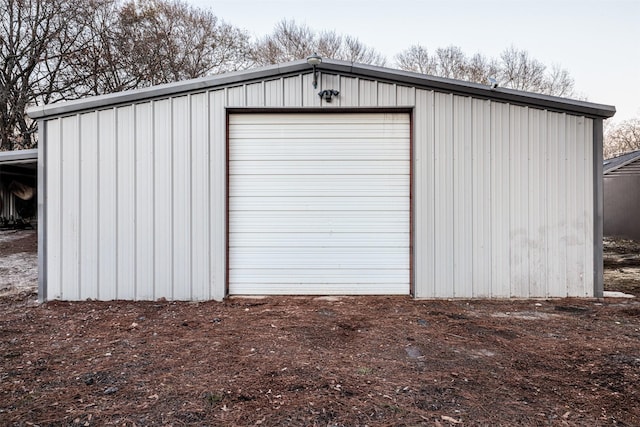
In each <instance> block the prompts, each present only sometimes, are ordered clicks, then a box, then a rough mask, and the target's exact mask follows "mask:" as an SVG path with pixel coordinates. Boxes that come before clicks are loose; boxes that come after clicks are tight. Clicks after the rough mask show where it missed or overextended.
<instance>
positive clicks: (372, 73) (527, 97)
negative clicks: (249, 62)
mask: <svg viewBox="0 0 640 427" xmlns="http://www.w3.org/2000/svg"><path fill="white" fill-rule="evenodd" d="M317 69H318V71H320V72H327V73H342V74H344V75H351V76H354V77H362V78H368V79H377V80H382V81H389V82H393V83H398V84H404V85H407V86H415V87H418V88H423V89H429V90H436V91H440V92H450V93H456V94H460V95H467V96H474V97H480V98H486V99H493V100H496V101H502V102H508V103H514V104H520V105H529V106H533V107H538V108H543V109H549V110H554V111H561V112H567V113H573V114H579V115H585V116H590V117H598V118H608V117H612V116H613V115H614V114H615V112H616V109H615V107H613V106H611V105H604V104H595V103H592V102H586V101H579V100H574V99H568V98H560V97H556V96H549V95H541V94H537V93H531V92H523V91H519V90H513V89H506V88H500V87H498V88H491V87H490V86H489V85H483V84H478V83H470V82H465V81H461V80H454V79H446V78H441V77H434V76H428V75H425V74H419V73H412V72H408V71H402V70H396V69H392V68H385V67H378V66H373V65H365V64H358V63H353V62H346V61H337V60H333V59H323V61H322V63H321V64H320V65H318V66H317ZM310 71H311V66H310V65H309V64H307V62H306V60H299V61H293V62H288V63H284V64H277V65H271V66H267V67H263V68H256V69H251V70H245V71H237V72H232V73H226V74H220V75H215V76H207V77H202V78H199V79H193V80H185V81H181V82H176V83H169V84H163V85H158V86H151V87H148V88H144V89H137V90H131V91H125V92H118V93H112V94H108V95H100V96H93V97H89V98H85V99H80V100H76V101H68V102H64V103H58V104H49V105H43V106H37V107H32V108H30V109H29V110H28V111H27V113H28V114H29V116H30V117H32V118H43V117H49V116H57V115H64V114H68V113H72V112H77V111H82V110H91V109H98V108H105V107H107V106H110V105H116V104H124V103H131V102H136V101H141V100H146V99H153V98H158V97H163V96H170V95H176V94H180V93H185V92H194V91H199V90H207V89H213V88H217V87H224V86H232V85H234V84H242V83H246V82H250V81H257V80H265V79H269V78H278V77H282V76H286V75H294V74H299V73H301V72H310Z"/></svg>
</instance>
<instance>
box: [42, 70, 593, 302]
mask: <svg viewBox="0 0 640 427" xmlns="http://www.w3.org/2000/svg"><path fill="white" fill-rule="evenodd" d="M311 79H312V75H311V73H310V72H308V73H306V72H305V73H304V74H300V75H292V76H289V77H285V78H283V79H275V80H269V81H266V82H255V83H251V84H246V85H244V84H243V85H238V84H237V83H236V85H235V86H233V87H230V88H226V89H224V88H223V89H220V90H216V91H208V92H202V91H201V89H198V90H200V92H194V93H193V94H191V95H187V96H180V97H178V98H167V99H158V100H155V101H148V102H142V103H138V104H135V105H128V106H127V105H125V106H121V107H117V108H108V109H102V110H100V111H96V112H90V113H86V114H82V115H80V116H69V117H65V118H60V119H49V120H48V121H47V126H46V127H45V129H46V131H45V132H46V134H45V135H44V138H45V139H46V144H47V153H46V156H47V159H46V161H47V165H46V182H47V194H46V198H47V217H46V218H47V219H46V248H47V251H46V253H47V259H46V263H47V272H46V280H47V295H46V298H47V299H54V298H65V299H83V298H99V299H112V298H136V299H154V298H159V297H163V296H164V297H167V298H183V299H209V298H215V299H221V298H223V297H224V295H225V283H226V265H225V254H226V241H225V239H226V230H225V227H226V219H225V203H226V196H225V192H226V186H225V183H226V169H225V168H226V154H227V153H226V146H225V138H226V135H225V129H226V116H225V114H226V113H225V107H231V106H236V107H238V106H245V105H246V106H277V107H281V106H300V105H302V106H314V107H319V106H326V107H329V108H338V107H352V106H361V107H375V106H378V105H385V106H393V105H402V106H406V105H414V106H415V109H414V113H413V114H414V116H413V117H414V132H413V135H414V140H413V143H414V163H413V173H414V175H413V178H414V183H413V184H414V193H413V200H414V205H413V209H414V216H413V218H414V224H413V226H414V230H415V231H414V233H415V234H414V236H412V239H413V244H414V257H415V258H414V283H415V294H416V296H418V297H455V296H473V297H476V296H488V297H509V296H518V297H525V296H539V297H545V296H566V295H572V296H573V295H575V296H584V295H591V294H592V292H593V290H592V288H593V273H592V270H593V193H592V191H593V190H592V182H593V171H592V167H593V166H592V164H593V156H594V153H593V151H592V145H591V144H592V139H593V135H592V132H593V121H592V119H589V118H584V117H579V116H571V115H567V114H561V113H555V112H551V111H542V110H535V109H533V108H526V107H522V106H516V105H509V104H505V103H499V102H495V101H487V100H479V99H472V98H467V97H461V96H457V95H455V96H454V95H451V94H445V93H435V92H432V91H426V90H422V89H420V90H416V89H415V88H413V87H409V86H400V85H395V84H390V83H386V82H377V81H374V80H366V79H361V78H356V77H352V76H345V75H339V74H336V73H332V74H329V73H324V74H323V73H319V87H318V89H314V88H313V87H312V85H311ZM321 88H333V89H338V90H340V95H339V96H338V98H335V99H334V102H332V103H331V104H328V103H321V101H320V98H319V97H318V95H317V93H318V92H319V91H320V90H321ZM366 116H367V115H363V116H361V115H352V114H345V115H335V116H334V118H333V120H334V122H332V126H309V125H301V126H300V128H299V129H298V130H299V132H298V133H296V134H295V135H294V136H295V137H301V136H306V135H310V134H320V135H325V136H327V137H330V138H332V139H334V138H338V137H340V138H341V139H340V140H336V141H335V142H332V143H327V144H323V145H322V148H321V149H319V150H320V151H319V153H320V154H321V155H322V156H326V158H327V159H328V160H331V161H330V162H329V166H327V165H326V164H325V165H323V164H322V162H318V161H317V160H309V159H306V156H307V154H308V150H307V148H308V147H301V146H300V144H296V143H294V142H293V141H291V140H286V139H283V138H282V135H279V134H278V132H279V130H278V129H277V127H276V128H274V129H272V130H270V131H268V132H266V133H265V132H263V130H264V129H263V130H260V131H259V132H253V134H252V132H251V131H250V130H248V129H249V128H248V127H246V128H244V129H247V130H246V131H243V132H244V133H243V137H246V144H245V145H244V146H242V147H240V146H235V145H232V146H231V150H230V154H231V156H232V158H233V161H232V162H231V164H230V166H231V167H232V168H235V170H236V171H237V172H238V173H239V174H246V175H251V174H252V172H253V173H260V174H267V175H270V176H271V178H272V179H273V180H274V182H275V183H276V184H277V183H279V184H278V185H274V186H272V187H270V188H269V189H268V190H269V193H265V192H266V191H267V189H266V188H263V187H261V186H263V183H262V182H260V180H253V181H251V182H249V181H247V183H248V184H247V185H246V190H247V191H248V192H252V193H251V194H257V193H262V194H270V195H271V196H272V200H271V202H270V203H266V204H265V205H264V207H266V208H268V210H270V211H277V210H283V209H289V208H291V206H292V205H291V203H290V202H289V201H288V199H287V198H288V197H290V196H291V195H293V194H298V195H299V196H300V195H302V196H303V197H305V196H304V195H303V192H304V188H305V187H304V186H305V184H308V185H309V187H308V188H311V187H313V186H314V185H315V184H314V182H315V181H314V180H320V179H327V182H328V183H331V182H333V183H334V184H335V185H337V184H336V183H337V182H342V183H344V184H345V185H343V186H341V188H342V190H343V192H344V193H345V194H346V193H347V192H348V191H349V190H350V189H356V188H360V187H361V186H362V184H363V183H364V182H371V183H374V184H375V185H379V186H381V187H380V189H379V190H380V191H378V192H377V193H378V194H373V193H374V192H373V191H370V192H369V194H366V195H365V197H364V198H363V199H362V202H363V203H362V204H361V205H358V206H353V205H352V204H350V203H348V202H347V203H345V204H344V205H343V207H344V208H345V209H346V208H348V207H351V208H353V209H349V210H350V211H352V212H357V211H358V210H379V211H380V212H386V211H385V210H384V209H385V208H391V207H392V208H393V209H395V208H401V209H405V208H408V206H407V201H406V200H407V199H406V197H407V196H408V191H409V187H408V185H406V184H403V183H401V180H398V178H399V176H402V174H400V175H398V173H399V172H400V171H402V170H403V169H404V168H407V167H408V163H407V158H408V153H409V150H408V148H405V149H404V150H390V149H389V148H388V147H386V146H385V144H384V142H382V141H378V142H376V139H375V136H376V135H372V136H371V138H369V140H368V141H367V143H366V144H363V143H362V142H361V141H359V140H358V138H357V136H358V135H357V132H356V133H351V134H349V133H348V132H340V133H335V132H334V133H332V131H331V130H332V129H333V128H335V127H336V126H342V125H343V124H346V123H360V125H362V126H365V127H366V126H370V125H371V123H367V122H366V121H362V120H363V118H366ZM292 126H293V125H292ZM393 131H394V132H398V131H399V130H398V129H395V130H393ZM401 135H402V137H403V138H408V137H409V132H408V130H406V129H405V130H404V131H402V133H401ZM265 136H266V137H269V136H273V137H274V138H273V139H269V140H266V141H268V142H267V144H266V145H265V144H261V143H260V140H262V141H265V139H263V138H264V137H265ZM315 142H317V141H314V140H311V139H310V140H309V144H311V145H314V143H315ZM365 147H366V149H363V148H365ZM253 155H259V156H261V157H263V158H265V159H267V160H269V162H255V160H252V158H251V156H253ZM304 159H306V161H304ZM235 160H238V161H239V162H236V161H235ZM356 160H357V162H356ZM381 161H385V162H386V163H385V166H383V167H380V162H381ZM279 162H285V163H279ZM341 162H345V163H346V164H348V163H351V164H352V165H356V164H357V167H354V168H353V169H352V172H353V173H354V175H346V174H345V175H344V176H341V174H340V173H339V172H341V171H343V170H344V168H345V163H341ZM287 163H288V164H289V166H291V164H293V165H295V166H291V167H290V168H289V169H288V173H292V174H301V173H304V174H306V178H301V179H299V180H296V182H294V183H290V182H289V181H287V179H289V178H290V176H287V175H286V174H284V173H282V168H283V167H284V166H285V165H286V164H287ZM185 169H187V170H185ZM331 175H333V176H340V179H339V180H337V178H336V179H334V178H328V176H331ZM381 176H385V178H384V179H378V178H375V177H381ZM342 179H344V180H343V181H340V180H342ZM368 180H370V181H368ZM383 183H384V184H383ZM233 186H234V184H233V183H232V187H233ZM315 188H316V189H317V190H318V191H322V189H321V188H320V187H318V186H317V185H316V187H315ZM380 195H384V197H389V199H388V200H389V204H388V205H385V204H384V203H383V204H380V203H375V201H374V199H375V197H377V196H380ZM392 198H394V201H393V202H391V200H392ZM398 198H399V199H401V200H405V202H404V203H402V202H400V203H399V202H398V200H397V199H398ZM320 199H321V198H318V197H312V198H306V199H302V198H301V199H300V200H301V201H303V202H304V203H303V204H302V205H300V206H298V207H299V208H301V210H303V211H314V209H316V208H317V206H318V200H320ZM327 201H328V202H335V200H330V199H327ZM230 204H231V208H232V209H234V210H235V209H238V210H239V211H247V212H248V211H251V210H254V209H255V208H256V207H257V206H258V205H257V204H256V203H249V202H247V201H246V200H236V199H235V198H233V197H232V198H231V199H230ZM200 212H205V214H203V215H200V214H199V213H200ZM386 213H387V214H389V212H386ZM265 218H267V219H268V218H269V216H268V215H267V216H265ZM253 220H255V222H256V226H258V222H259V221H258V220H257V219H255V218H254V219H252V221H253ZM384 221H385V217H384V216H379V217H377V218H374V220H373V221H371V222H369V225H375V224H381V222H384ZM341 224H342V225H340V224H339V225H340V227H343V229H344V231H346V232H348V229H349V228H351V230H352V231H353V230H354V229H355V230H357V229H358V227H360V228H362V227H365V226H367V223H364V224H360V223H356V222H355V221H354V220H353V218H351V219H350V218H347V217H345V218H344V219H343V221H342V223H341ZM407 224H408V223H401V224H396V225H397V226H399V227H405V226H407ZM298 225H300V224H298ZM298 225H296V222H295V221H289V222H288V225H287V226H290V227H291V228H293V229H297V228H296V227H298ZM318 227H321V224H320V225H318ZM300 233H301V234H299V235H298V237H300V239H302V238H305V236H306V238H309V239H310V240H311V241H313V242H317V243H320V244H321V243H322V239H320V240H313V239H311V237H309V235H308V231H307V232H306V234H305V231H304V230H300ZM295 236H296V234H295V233H293V234H291V235H287V236H286V238H285V237H282V238H283V241H287V242H289V244H290V245H291V246H295V245H297V244H300V241H299V240H296V238H295ZM397 236H399V235H397ZM397 236H396V237H397ZM266 237H268V236H265V238H266ZM387 237H388V236H385V237H384V238H381V239H380V240H379V242H382V243H381V244H382V245H383V246H384V245H386V244H387V243H392V242H395V241H396V240H397V239H395V238H390V240H387ZM394 239H395V240H394ZM238 241H243V240H242V239H239V240H238ZM366 241H367V240H366V239H364V240H362V244H365V242H366ZM67 242H69V243H67ZM331 244H334V245H336V246H338V247H343V246H344V242H343V241H341V240H340V239H334V240H332V243H331ZM185 248H186V249H185ZM260 272H262V270H254V271H253V272H252V273H249V272H247V277H255V275H259V274H260ZM250 274H254V276H250ZM309 274H311V273H309ZM380 274H382V273H380ZM328 277H329V276H328ZM353 277H356V276H355V273H354V276H353ZM250 280H254V279H250ZM268 280H270V279H265V281H266V282H268ZM331 280H332V279H331V278H330V277H329V278H328V279H327V280H326V281H327V282H331ZM367 280H375V279H374V277H373V276H371V275H370V276H369V277H368V279H367ZM403 280H404V279H403ZM333 285H336V286H338V284H336V283H333V284H330V285H328V286H329V287H330V288H331V286H333ZM310 286H311V285H310ZM358 286H360V288H359V289H369V290H371V289H375V286H376V285H375V284H374V285H372V287H368V288H367V286H366V285H363V284H362V283H359V285H358ZM301 289H302V288H301ZM331 289H334V290H335V289H337V288H335V287H333V288H331ZM305 292H308V293H316V292H318V291H317V289H315V290H314V289H313V287H312V286H311V287H310V288H308V289H306V290H305Z"/></svg>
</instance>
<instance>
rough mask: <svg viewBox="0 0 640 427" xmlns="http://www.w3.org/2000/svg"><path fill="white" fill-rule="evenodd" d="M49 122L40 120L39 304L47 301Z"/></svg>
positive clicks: (38, 168) (38, 167) (38, 166)
mask: <svg viewBox="0 0 640 427" xmlns="http://www.w3.org/2000/svg"><path fill="white" fill-rule="evenodd" d="M46 129H47V121H46V120H44V119H40V120H38V165H37V170H38V221H37V224H36V226H37V227H38V302H40V303H43V302H45V301H46V300H47V295H46V294H47V179H46V173H47V154H46V146H47V143H46V136H45V135H46V134H47V130H46Z"/></svg>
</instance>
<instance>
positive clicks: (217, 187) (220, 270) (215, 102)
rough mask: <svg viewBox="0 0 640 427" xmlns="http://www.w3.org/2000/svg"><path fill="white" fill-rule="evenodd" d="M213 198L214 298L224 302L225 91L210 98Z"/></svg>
mask: <svg viewBox="0 0 640 427" xmlns="http://www.w3.org/2000/svg"><path fill="white" fill-rule="evenodd" d="M209 114H210V116H209V117H210V118H209V123H210V126H211V127H210V130H209V137H210V138H211V141H212V142H211V144H210V146H209V150H210V152H209V169H208V172H209V188H210V189H211V196H210V199H209V215H210V218H209V220H210V221H211V222H210V233H211V234H210V237H209V245H210V252H209V253H210V262H211V278H210V279H209V280H210V289H211V290H210V292H211V298H214V299H216V300H222V299H223V298H224V297H225V294H226V283H227V264H226V263H227V261H226V259H225V256H226V250H227V232H226V231H227V226H226V206H227V205H226V196H227V189H226V182H227V166H226V161H227V151H226V144H225V138H226V117H225V110H224V97H223V91H220V90H219V91H215V92H211V94H210V96H209Z"/></svg>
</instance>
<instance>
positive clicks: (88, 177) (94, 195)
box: [79, 112, 100, 298]
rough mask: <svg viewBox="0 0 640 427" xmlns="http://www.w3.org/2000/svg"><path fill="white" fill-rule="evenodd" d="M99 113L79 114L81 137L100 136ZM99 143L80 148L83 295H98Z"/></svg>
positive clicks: (85, 296) (81, 290)
mask: <svg viewBox="0 0 640 427" xmlns="http://www.w3.org/2000/svg"><path fill="white" fill-rule="evenodd" d="M97 129H98V113H96V112H92V113H87V114H82V115H80V141H92V140H95V139H96V138H97ZM98 158H99V157H98V146H97V145H96V144H91V143H89V144H84V143H83V144H82V147H81V150H80V176H81V177H82V179H81V180H80V230H79V233H80V283H81V288H80V297H81V298H96V296H97V295H98V269H97V268H96V267H97V260H98V256H99V251H100V244H99V242H100V239H99V236H98V218H99V217H100V212H99V211H98V182H99V181H98V176H99V168H98Z"/></svg>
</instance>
